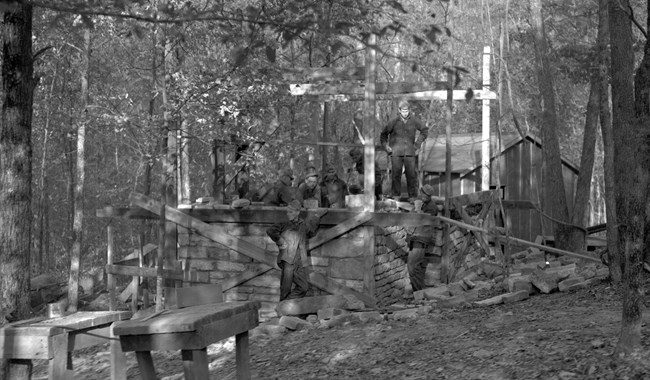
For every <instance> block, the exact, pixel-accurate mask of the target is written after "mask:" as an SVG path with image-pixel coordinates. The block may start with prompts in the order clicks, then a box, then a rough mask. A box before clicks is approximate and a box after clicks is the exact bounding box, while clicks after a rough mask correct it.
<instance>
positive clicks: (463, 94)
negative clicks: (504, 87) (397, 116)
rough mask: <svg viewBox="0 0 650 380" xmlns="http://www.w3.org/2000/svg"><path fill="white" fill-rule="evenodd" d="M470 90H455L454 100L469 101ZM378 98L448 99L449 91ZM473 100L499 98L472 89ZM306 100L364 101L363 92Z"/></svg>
mask: <svg viewBox="0 0 650 380" xmlns="http://www.w3.org/2000/svg"><path fill="white" fill-rule="evenodd" d="M467 91H468V90H454V92H453V94H452V96H453V100H464V101H468V100H470V99H468V96H469V95H468V93H467ZM375 97H376V99H377V100H391V99H395V98H400V99H406V100H423V101H424V100H440V101H445V100H447V91H446V90H434V91H418V92H411V93H403V94H377V95H376V96H375ZM471 99H472V100H495V99H497V94H496V93H495V92H493V91H484V90H473V91H472V96H471ZM305 100H307V101H314V102H357V101H363V100H364V95H363V93H359V94H329V95H305Z"/></svg>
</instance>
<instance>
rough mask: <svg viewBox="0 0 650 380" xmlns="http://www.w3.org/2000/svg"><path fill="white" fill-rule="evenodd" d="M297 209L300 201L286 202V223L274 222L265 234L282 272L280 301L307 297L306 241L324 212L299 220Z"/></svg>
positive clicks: (310, 214)
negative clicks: (273, 248) (273, 246)
mask: <svg viewBox="0 0 650 380" xmlns="http://www.w3.org/2000/svg"><path fill="white" fill-rule="evenodd" d="M301 209H302V207H301V205H300V201H298V200H297V199H294V200H292V201H290V202H289V205H288V206H287V216H288V218H289V220H288V221H284V222H279V223H276V224H274V225H272V226H271V227H269V228H268V229H267V230H266V234H267V235H269V237H270V238H271V240H273V241H274V242H275V244H277V245H278V258H277V264H278V266H279V267H280V270H281V271H282V274H281V276H280V301H284V300H285V299H291V298H301V297H304V296H305V295H306V294H307V291H308V290H309V280H308V278H307V272H306V271H305V269H304V267H305V266H307V265H309V260H308V257H307V239H309V238H311V237H313V236H314V235H316V231H317V230H318V225H319V223H320V218H321V217H322V216H323V215H324V214H325V213H327V210H326V209H319V210H318V211H314V212H309V215H308V216H307V218H305V219H303V218H301V217H300V211H301ZM294 285H295V286H294ZM292 287H293V289H292Z"/></svg>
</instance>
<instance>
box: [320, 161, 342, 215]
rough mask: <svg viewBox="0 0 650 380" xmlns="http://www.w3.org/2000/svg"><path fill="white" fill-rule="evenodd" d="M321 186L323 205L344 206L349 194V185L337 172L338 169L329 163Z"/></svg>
mask: <svg viewBox="0 0 650 380" xmlns="http://www.w3.org/2000/svg"><path fill="white" fill-rule="evenodd" d="M320 186H321V196H322V202H321V205H322V207H326V208H344V207H345V196H346V195H348V185H347V184H346V183H345V181H343V180H342V179H340V178H339V176H338V174H336V169H335V168H334V167H333V166H331V165H327V168H326V169H325V173H324V174H323V181H322V182H321V184H320Z"/></svg>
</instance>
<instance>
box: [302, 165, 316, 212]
mask: <svg viewBox="0 0 650 380" xmlns="http://www.w3.org/2000/svg"><path fill="white" fill-rule="evenodd" d="M298 199H299V200H300V201H301V202H302V205H303V206H304V207H305V208H316V207H321V189H320V186H318V172H317V171H316V167H315V166H314V165H313V164H309V165H307V171H306V172H305V179H304V180H303V181H302V182H301V183H300V185H298Z"/></svg>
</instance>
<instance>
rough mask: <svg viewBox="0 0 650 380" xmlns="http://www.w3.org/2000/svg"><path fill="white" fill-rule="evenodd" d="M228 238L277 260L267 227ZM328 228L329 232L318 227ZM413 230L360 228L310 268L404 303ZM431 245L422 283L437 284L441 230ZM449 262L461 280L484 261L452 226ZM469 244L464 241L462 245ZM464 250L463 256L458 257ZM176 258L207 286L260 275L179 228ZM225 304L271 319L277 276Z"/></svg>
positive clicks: (248, 262)
mask: <svg viewBox="0 0 650 380" xmlns="http://www.w3.org/2000/svg"><path fill="white" fill-rule="evenodd" d="M222 226H223V227H224V228H225V230H226V232H227V233H228V234H230V235H233V236H236V237H239V238H243V239H245V240H247V241H249V242H250V243H253V244H255V245H257V246H259V247H262V248H264V249H266V250H267V251H268V252H270V253H272V254H273V255H277V246H276V245H275V243H274V242H273V241H272V240H271V239H270V238H269V237H268V236H267V235H266V229H267V228H268V227H269V225H264V224H242V223H225V224H222ZM321 228H323V229H324V228H327V227H321ZM412 231H413V227H402V226H392V227H386V228H381V227H358V228H355V229H353V230H352V231H349V232H347V233H345V234H343V235H341V236H339V237H338V238H336V239H334V240H332V241H330V242H328V243H326V244H324V245H322V246H320V247H318V248H316V249H314V250H312V251H311V269H312V270H313V271H314V272H317V273H320V274H322V275H324V276H327V277H328V278H330V279H332V280H333V281H334V282H337V283H339V284H341V285H343V286H346V287H348V288H351V289H354V290H356V291H358V292H361V293H364V294H368V295H374V297H375V299H376V300H377V304H378V306H386V305H390V304H393V303H396V302H403V300H404V299H405V298H407V297H410V294H411V292H412V289H411V285H410V281H409V278H408V270H407V268H406V259H407V256H408V247H407V244H406V237H407V236H408V234H410V233H412ZM435 237H436V239H435V246H434V248H433V249H432V252H430V254H429V255H428V260H429V266H428V268H427V275H426V279H425V284H426V285H427V286H433V285H437V284H439V283H440V272H439V268H440V256H441V255H442V245H443V243H444V239H443V230H442V225H441V226H439V228H438V229H437V230H436V236H435ZM450 241H451V245H450V263H451V264H452V266H453V265H454V264H455V265H456V267H455V268H453V269H452V274H454V275H457V276H458V275H460V276H462V275H463V274H464V273H465V272H467V271H468V270H470V268H471V267H473V266H474V265H476V264H477V263H479V262H481V261H483V260H485V259H486V257H485V256H486V255H485V252H483V251H482V250H481V249H480V247H479V246H478V244H477V243H476V241H475V239H474V238H473V236H472V235H471V234H469V233H467V232H466V231H464V230H462V229H458V228H456V227H454V226H452V227H451V228H450ZM466 241H467V242H466ZM465 244H467V245H469V247H467V249H465V251H464V252H465V254H464V255H462V256H459V255H458V253H459V252H460V251H462V250H463V246H464V245H465ZM179 258H180V259H181V261H182V262H183V263H184V265H185V267H186V268H189V269H193V270H197V271H205V272H208V273H209V277H210V281H211V282H219V281H221V280H224V279H227V278H230V277H233V276H235V275H238V274H240V273H242V272H244V271H246V270H258V269H260V268H261V267H264V264H260V263H257V262H254V261H253V259H251V258H249V257H248V256H246V255H244V254H241V253H238V252H236V251H235V250H233V249H231V248H229V247H225V246H223V245H221V244H219V243H216V242H213V241H211V240H209V239H207V238H204V237H202V236H200V235H198V234H196V233H189V232H188V230H187V229H183V228H179ZM325 294H329V293H327V292H326V291H323V290H321V289H318V288H316V287H314V286H312V288H311V290H310V293H309V295H325ZM224 296H225V299H226V301H245V300H257V301H260V302H261V303H262V311H263V314H265V313H268V314H274V308H275V305H276V304H277V302H278V301H279V297H280V271H279V270H277V269H271V270H269V271H268V272H266V273H264V274H262V275H259V276H257V277H255V278H253V279H250V280H248V281H246V282H244V283H242V284H240V285H238V286H236V287H234V288H232V289H227V290H225V292H224Z"/></svg>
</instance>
